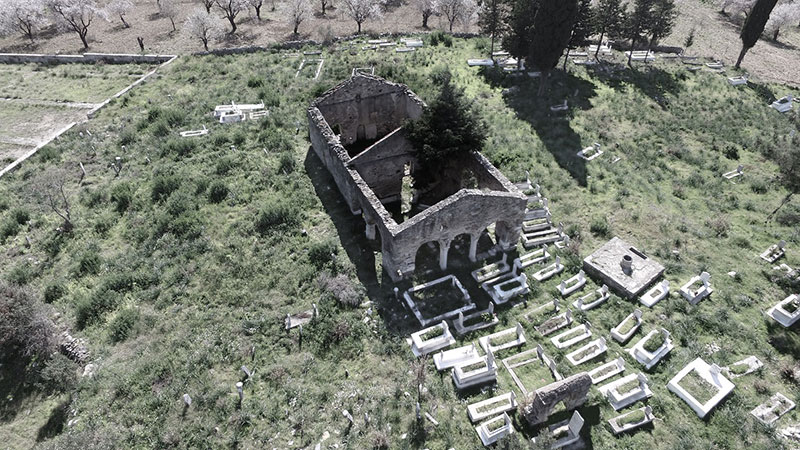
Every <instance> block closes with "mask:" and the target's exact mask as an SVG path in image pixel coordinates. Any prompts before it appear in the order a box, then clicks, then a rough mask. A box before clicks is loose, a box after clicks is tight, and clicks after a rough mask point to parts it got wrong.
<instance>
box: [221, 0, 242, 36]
mask: <svg viewBox="0 0 800 450" xmlns="http://www.w3.org/2000/svg"><path fill="white" fill-rule="evenodd" d="M214 3H215V4H216V5H217V7H218V8H219V9H221V10H222V13H223V14H225V18H226V19H228V22H230V24H231V33H230V34H233V33H236V16H238V15H239V13H240V12H242V11H244V10H246V9H247V0H214Z"/></svg>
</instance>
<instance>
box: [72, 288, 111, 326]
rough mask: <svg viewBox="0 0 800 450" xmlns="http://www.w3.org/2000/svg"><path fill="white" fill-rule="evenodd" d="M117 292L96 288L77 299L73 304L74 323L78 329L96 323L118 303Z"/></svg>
mask: <svg viewBox="0 0 800 450" xmlns="http://www.w3.org/2000/svg"><path fill="white" fill-rule="evenodd" d="M119 299H120V297H119V294H117V293H116V292H113V291H107V290H103V289H97V290H96V291H94V292H93V293H91V294H90V295H88V296H86V297H82V298H79V299H78V302H77V304H76V305H75V325H77V327H78V329H81V330H82V329H84V328H86V327H87V326H89V325H91V324H93V323H96V322H98V321H99V320H100V318H101V317H102V316H103V315H104V314H105V313H107V312H110V311H111V310H113V309H114V308H115V307H116V306H117V304H119Z"/></svg>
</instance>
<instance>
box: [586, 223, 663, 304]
mask: <svg viewBox="0 0 800 450" xmlns="http://www.w3.org/2000/svg"><path fill="white" fill-rule="evenodd" d="M583 269H584V270H585V271H586V273H587V274H588V275H589V276H591V277H596V278H599V279H600V280H602V282H603V283H604V284H607V285H608V287H609V288H611V289H612V290H613V291H615V292H617V293H618V294H620V295H621V296H623V297H625V298H629V299H631V298H634V297H636V296H637V295H639V294H641V293H642V292H643V291H644V290H645V289H646V288H647V287H648V286H650V285H651V284H653V283H654V282H655V281H656V280H657V279H658V278H660V277H661V276H662V275H663V274H664V266H663V265H661V264H660V263H658V262H657V261H655V260H653V259H651V258H649V257H648V256H647V255H645V254H644V253H642V252H641V251H639V250H638V249H636V247H633V246H632V245H630V244H628V243H627V242H625V241H623V240H622V239H620V238H619V237H614V238H613V239H611V240H610V241H608V242H606V243H605V244H604V245H603V246H602V247H600V248H599V249H597V250H596V251H595V252H594V253H592V254H591V255H589V256H588V257H586V259H584V260H583Z"/></svg>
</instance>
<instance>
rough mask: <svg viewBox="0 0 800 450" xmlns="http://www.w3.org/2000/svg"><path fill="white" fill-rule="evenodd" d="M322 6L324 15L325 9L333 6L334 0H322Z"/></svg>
mask: <svg viewBox="0 0 800 450" xmlns="http://www.w3.org/2000/svg"><path fill="white" fill-rule="evenodd" d="M320 6H321V7H322V15H323V16H324V15H325V10H326V9H327V8H328V7H330V6H333V0H320Z"/></svg>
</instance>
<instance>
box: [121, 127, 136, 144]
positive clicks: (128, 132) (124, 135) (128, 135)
mask: <svg viewBox="0 0 800 450" xmlns="http://www.w3.org/2000/svg"><path fill="white" fill-rule="evenodd" d="M134 142H136V131H135V130H133V129H132V128H130V127H126V128H125V129H124V130H122V131H121V132H120V133H119V145H120V146H128V145H131V144H133V143H134Z"/></svg>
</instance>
